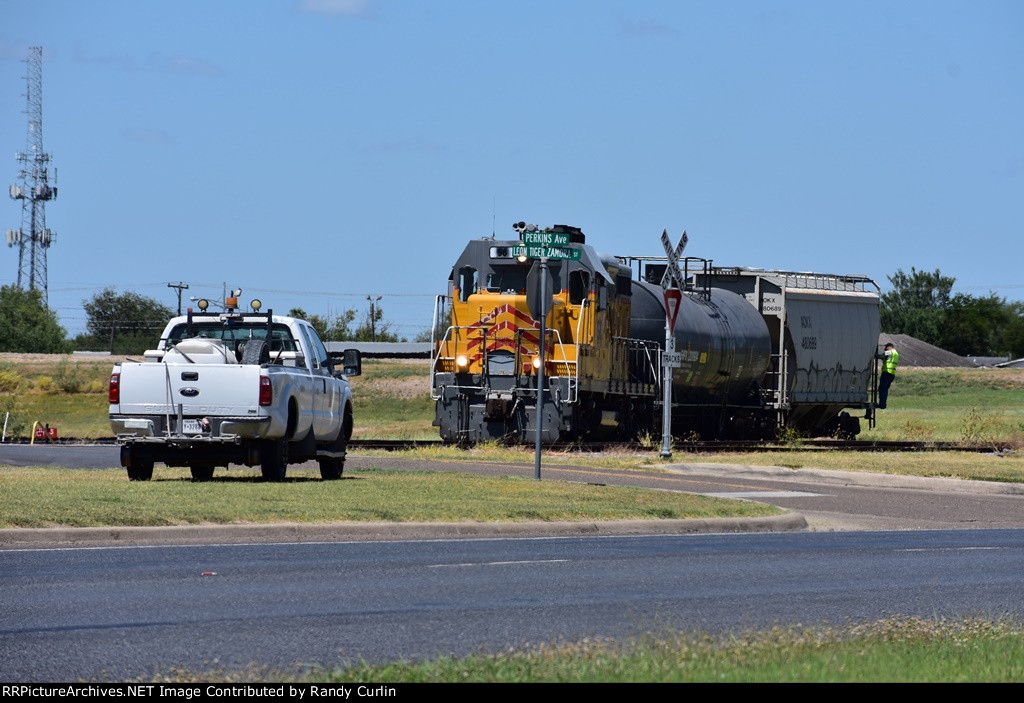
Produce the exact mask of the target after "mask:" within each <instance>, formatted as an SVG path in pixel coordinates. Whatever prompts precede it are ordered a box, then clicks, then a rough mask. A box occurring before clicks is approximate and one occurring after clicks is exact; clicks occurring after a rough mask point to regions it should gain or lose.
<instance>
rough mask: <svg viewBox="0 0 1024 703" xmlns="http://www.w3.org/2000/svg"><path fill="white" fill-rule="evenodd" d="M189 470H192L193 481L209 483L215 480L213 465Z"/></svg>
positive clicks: (199, 466) (203, 465) (193, 467)
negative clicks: (212, 479)
mask: <svg viewBox="0 0 1024 703" xmlns="http://www.w3.org/2000/svg"><path fill="white" fill-rule="evenodd" d="M189 468H190V469H192V480H193V481H209V480H210V479H211V478H213V468H214V467H213V464H200V465H198V466H190V467H189Z"/></svg>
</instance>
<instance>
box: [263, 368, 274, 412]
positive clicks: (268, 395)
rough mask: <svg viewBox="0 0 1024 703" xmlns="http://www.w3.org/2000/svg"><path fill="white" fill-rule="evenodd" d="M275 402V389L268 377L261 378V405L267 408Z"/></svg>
mask: <svg viewBox="0 0 1024 703" xmlns="http://www.w3.org/2000/svg"><path fill="white" fill-rule="evenodd" d="M273 402H274V387H273V386H271V385H270V379H269V378H268V377H267V376H260V405H262V406H264V407H265V406H267V405H271V404H272V403H273Z"/></svg>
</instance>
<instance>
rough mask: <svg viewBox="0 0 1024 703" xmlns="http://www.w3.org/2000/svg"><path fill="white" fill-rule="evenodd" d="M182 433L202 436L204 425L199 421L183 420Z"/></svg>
mask: <svg viewBox="0 0 1024 703" xmlns="http://www.w3.org/2000/svg"><path fill="white" fill-rule="evenodd" d="M181 431H182V432H183V433H185V434H202V433H203V423H201V422H200V421H199V420H182V427H181Z"/></svg>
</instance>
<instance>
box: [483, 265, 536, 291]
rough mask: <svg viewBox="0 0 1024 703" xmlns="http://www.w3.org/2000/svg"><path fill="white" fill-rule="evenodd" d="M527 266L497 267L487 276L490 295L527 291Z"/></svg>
mask: <svg viewBox="0 0 1024 703" xmlns="http://www.w3.org/2000/svg"><path fill="white" fill-rule="evenodd" d="M528 272H529V269H528V268H527V267H525V266H495V267H494V268H492V269H491V271H490V272H489V273H488V274H487V290H488V292H490V293H519V292H521V291H525V290H526V274H527V273H528Z"/></svg>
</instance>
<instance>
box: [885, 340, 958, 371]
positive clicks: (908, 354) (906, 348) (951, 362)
mask: <svg viewBox="0 0 1024 703" xmlns="http://www.w3.org/2000/svg"><path fill="white" fill-rule="evenodd" d="M886 342H892V343H893V344H894V345H895V346H896V351H898V352H899V354H900V366H933V367H942V368H951V367H953V368H955V367H966V368H974V367H975V364H974V363H973V362H971V361H969V360H968V359H965V358H964V357H962V356H960V355H958V354H954V353H953V352H950V351H946V350H945V349H940V348H939V347H937V346H935V345H934V344H929V343H928V342H922V341H921V340H920V339H917V338H916V337H911V336H910V335H907V334H885V333H884V332H883V333H882V334H880V335H878V348H879V350H881V349H882V348H883V346H884V345H885V343H886Z"/></svg>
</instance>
